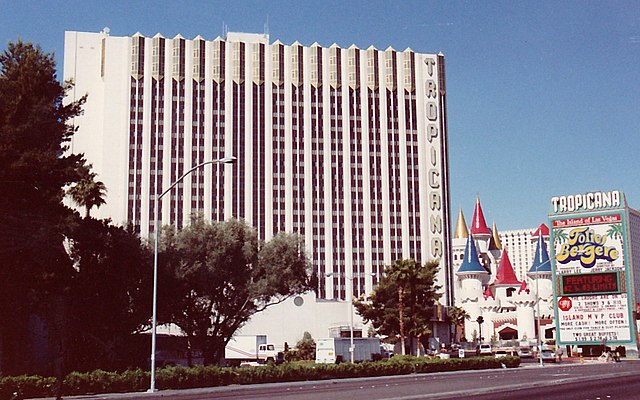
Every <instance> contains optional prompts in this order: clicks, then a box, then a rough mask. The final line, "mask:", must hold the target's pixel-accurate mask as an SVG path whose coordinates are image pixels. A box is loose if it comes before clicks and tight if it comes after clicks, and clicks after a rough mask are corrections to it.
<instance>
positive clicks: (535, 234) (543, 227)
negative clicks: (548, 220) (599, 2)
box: [532, 224, 549, 238]
mask: <svg viewBox="0 0 640 400" xmlns="http://www.w3.org/2000/svg"><path fill="white" fill-rule="evenodd" d="M540 235H542V237H549V227H548V226H546V225H545V224H540V226H539V227H538V229H536V231H535V232H533V235H532V236H533V237H534V238H536V237H538V236H540Z"/></svg>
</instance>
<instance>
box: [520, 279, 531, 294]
mask: <svg viewBox="0 0 640 400" xmlns="http://www.w3.org/2000/svg"><path fill="white" fill-rule="evenodd" d="M522 292H526V293H527V294H529V293H531V291H530V290H529V287H528V286H527V281H525V280H523V281H522V285H520V290H518V294H520V293H522Z"/></svg>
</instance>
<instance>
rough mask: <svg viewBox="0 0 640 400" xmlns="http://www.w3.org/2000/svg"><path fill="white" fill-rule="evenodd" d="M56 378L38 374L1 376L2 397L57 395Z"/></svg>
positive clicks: (0, 389) (0, 388)
mask: <svg viewBox="0 0 640 400" xmlns="http://www.w3.org/2000/svg"><path fill="white" fill-rule="evenodd" d="M55 384H56V378H51V377H47V378H44V377H42V376H38V375H30V376H27V375H20V376H6V377H2V378H0V399H23V398H25V397H41V396H54V395H55V393H54V392H55Z"/></svg>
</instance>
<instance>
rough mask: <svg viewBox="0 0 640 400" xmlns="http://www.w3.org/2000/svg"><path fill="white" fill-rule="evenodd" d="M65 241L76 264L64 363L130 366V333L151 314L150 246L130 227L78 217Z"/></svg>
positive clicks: (87, 366) (80, 367) (77, 366)
mask: <svg viewBox="0 0 640 400" xmlns="http://www.w3.org/2000/svg"><path fill="white" fill-rule="evenodd" d="M68 243H69V244H68V249H69V253H70V255H71V257H72V259H73V262H74V269H75V272H74V275H73V280H72V283H71V285H70V288H69V292H70V296H69V297H70V298H71V299H72V301H71V302H70V304H69V305H68V310H69V311H68V312H69V314H70V315H72V316H73V318H72V319H71V321H69V325H70V326H69V331H70V333H69V335H68V336H69V337H70V343H71V345H70V346H69V348H68V354H67V360H66V361H67V364H68V367H69V368H73V369H74V370H85V371H86V370H93V369H98V368H100V369H105V370H115V369H121V368H125V367H128V366H132V365H133V364H134V359H135V357H131V353H132V349H131V348H130V343H131V336H132V334H136V333H139V332H141V331H142V330H143V329H144V328H145V327H146V325H147V324H148V318H149V315H150V314H151V280H150V274H149V265H151V251H150V249H149V248H148V247H146V246H145V245H144V244H143V242H142V241H141V239H140V237H139V236H138V235H137V233H136V232H135V231H134V228H133V227H132V226H129V227H127V228H123V227H118V226H114V225H111V224H110V223H109V221H108V220H96V219H93V218H79V217H78V218H77V221H76V224H75V225H74V226H73V229H72V231H71V232H70V233H69V239H68ZM145 350H148V348H145ZM147 356H148V353H147V351H145V352H144V358H146V357H147ZM138 361H139V360H138Z"/></svg>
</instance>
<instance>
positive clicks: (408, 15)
mask: <svg viewBox="0 0 640 400" xmlns="http://www.w3.org/2000/svg"><path fill="white" fill-rule="evenodd" d="M267 21H268V31H269V34H270V35H271V41H275V40H276V39H279V40H281V41H282V42H283V43H285V44H291V43H293V42H294V41H296V40H297V41H299V42H300V43H302V44H303V45H306V46H308V45H311V44H312V43H314V42H318V43H319V44H320V45H322V46H330V45H331V44H333V43H337V44H338V45H340V46H342V47H348V46H350V45H351V44H355V45H357V46H359V47H361V48H367V47H369V46H370V45H374V46H376V47H377V48H379V49H386V48H387V47H389V46H391V47H393V48H395V49H396V50H404V49H406V48H407V47H410V48H411V49H413V50H414V51H416V52H422V53H437V52H440V51H441V52H443V53H444V54H445V56H446V62H447V95H448V99H447V101H448V117H449V149H450V153H449V156H450V171H451V199H452V200H451V206H452V211H453V216H454V218H455V216H457V212H458V209H459V208H462V210H463V212H464V213H465V216H466V218H467V222H470V220H471V216H472V214H473V207H474V204H475V198H476V195H479V196H480V199H481V201H482V206H483V209H484V212H485V217H486V219H487V222H488V223H489V224H491V222H493V221H495V222H496V224H497V226H498V229H500V230H507V229H523V228H529V227H536V226H537V225H539V224H540V223H543V222H545V223H546V222H547V214H548V211H549V204H550V198H551V197H552V196H554V195H562V194H575V193H584V192H587V191H594V190H605V191H607V190H612V189H620V190H623V191H624V192H625V193H626V195H627V201H628V202H629V204H630V205H631V206H632V207H634V208H640V182H639V179H638V178H639V177H640V157H639V156H638V153H639V152H640V2H639V1H637V0H634V1H631V0H630V1H609V0H608V1H564V0H563V1H544V0H543V1H468V2H467V1H399V2H395V1H378V0H376V1H335V0H330V1H326V0H322V1H302V0H296V1H275V0H274V1H240V0H236V1H229V2H223V1H205V0H202V1H186V0H185V1H155V2H151V1H88V0H84V1H76V0H73V1H55V0H50V1H44V0H43V1H28V0H23V1H15V0H0V41H1V42H2V43H1V44H2V48H4V47H5V46H6V43H7V42H8V41H15V40H16V39H17V38H22V39H23V40H29V41H32V42H34V43H39V44H40V45H41V46H42V47H43V49H45V50H46V51H50V52H51V51H52V52H55V54H56V57H57V60H58V64H59V65H60V67H61V65H62V56H63V52H64V49H63V44H64V31H65V30H77V31H89V32H99V31H100V30H102V28H104V27H105V26H108V27H109V28H110V29H111V35H113V36H127V35H132V34H134V33H135V32H137V31H139V32H141V33H142V34H143V35H146V36H153V35H155V34H156V33H158V32H160V33H161V34H163V35H164V36H166V37H173V36H174V35H176V34H178V33H180V34H182V35H183V36H184V37H186V38H193V37H195V36H196V35H202V36H203V37H204V38H206V39H209V40H211V39H214V38H215V37H216V36H220V35H222V32H223V24H226V25H227V27H228V29H229V30H230V31H240V32H257V33H262V32H264V30H265V25H266V24H267ZM60 76H62V73H60ZM454 224H455V221H454Z"/></svg>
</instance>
